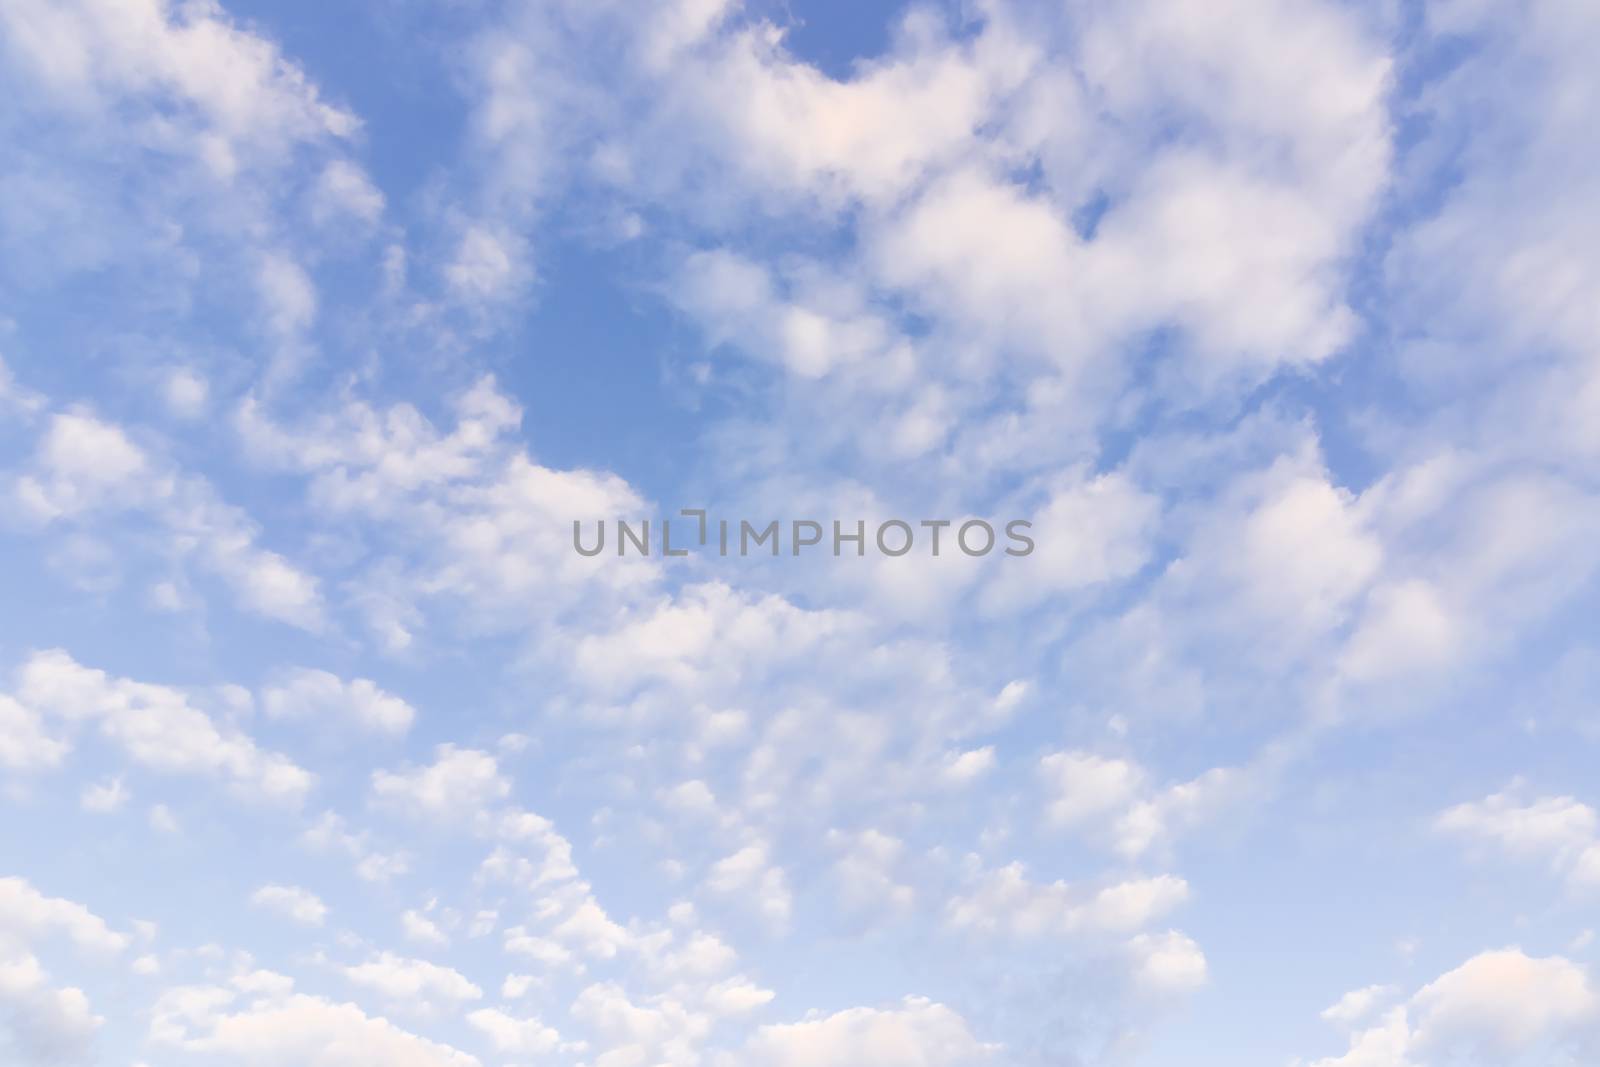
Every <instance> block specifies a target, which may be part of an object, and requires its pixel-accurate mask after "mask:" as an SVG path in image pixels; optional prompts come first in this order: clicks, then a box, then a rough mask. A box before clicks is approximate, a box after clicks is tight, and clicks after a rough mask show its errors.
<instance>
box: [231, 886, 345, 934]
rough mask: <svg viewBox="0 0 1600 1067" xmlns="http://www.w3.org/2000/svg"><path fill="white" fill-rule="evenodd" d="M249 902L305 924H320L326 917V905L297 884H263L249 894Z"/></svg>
mask: <svg viewBox="0 0 1600 1067" xmlns="http://www.w3.org/2000/svg"><path fill="white" fill-rule="evenodd" d="M250 903H252V904H254V905H255V906H256V907H258V908H263V909H265V910H267V911H273V912H277V913H278V914H279V915H282V916H283V917H284V918H286V919H292V920H293V921H295V922H297V923H301V924H303V925H305V926H321V925H322V923H323V921H324V920H325V919H327V917H328V906H327V905H326V904H324V903H323V902H322V901H321V900H320V899H319V898H318V897H317V895H316V894H315V893H312V892H311V891H310V890H306V889H301V888H300V887H299V886H292V885H264V886H262V887H261V888H260V889H257V890H256V891H255V892H254V893H252V894H250Z"/></svg>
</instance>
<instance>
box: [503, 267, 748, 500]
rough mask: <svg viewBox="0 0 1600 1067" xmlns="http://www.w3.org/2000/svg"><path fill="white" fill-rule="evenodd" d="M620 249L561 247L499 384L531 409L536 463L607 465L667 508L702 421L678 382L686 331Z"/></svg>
mask: <svg viewBox="0 0 1600 1067" xmlns="http://www.w3.org/2000/svg"><path fill="white" fill-rule="evenodd" d="M630 260H631V257H630V256H629V255H628V254H627V252H626V251H625V250H617V251H607V250H598V249H591V248H586V247H584V246H582V245H580V244H577V243H573V242H568V243H566V244H564V245H562V246H560V247H559V249H558V250H557V255H556V256H555V258H554V260H553V261H552V262H550V263H548V264H547V265H546V266H545V268H544V272H543V277H542V279H541V281H540V283H539V285H538V287H537V290H536V292H535V295H534V299H533V302H532V304H531V305H530V306H529V308H528V310H527V312H526V316H525V318H524V320H523V322H522V323H521V325H520V326H519V328H518V330H517V333H516V337H515V339H514V340H513V341H512V342H511V346H510V347H511V352H512V357H511V359H510V360H509V361H508V362H507V363H506V364H505V365H504V366H503V368H502V370H501V372H500V380H501V383H502V385H503V386H504V387H505V388H507V389H509V390H510V391H511V392H512V393H514V394H515V395H516V397H517V399H518V401H520V402H521V404H522V405H523V408H524V410H525V411H526V417H525V419H524V423H523V431H524V433H525V434H526V436H527V438H528V440H529V442H530V448H531V450H532V452H533V455H534V458H535V459H536V460H537V461H538V462H540V463H543V464H545V465H548V466H552V467H558V468H573V467H589V468H596V467H597V468H603V469H608V470H611V471H614V472H615V473H617V474H618V475H620V476H622V477H624V478H626V479H627V480H628V481H629V482H630V483H631V484H633V485H634V486H635V487H636V488H637V489H639V490H641V491H642V492H643V493H644V494H645V495H646V496H648V497H651V498H654V499H655V500H657V501H660V502H662V503H663V505H665V506H674V502H675V500H676V494H677V492H678V491H679V490H680V489H681V487H682V486H683V484H684V479H685V477H686V475H687V473H688V471H689V469H690V468H691V467H692V466H693V464H694V462H695V460H696V458H697V450H698V444H699V440H700V432H701V426H702V423H703V420H707V419H709V418H711V417H712V416H713V415H714V414H715V412H708V411H707V410H706V407H707V406H717V405H716V400H715V398H714V397H706V398H704V403H703V404H702V405H701V406H700V408H699V410H696V409H695V407H693V406H691V403H690V400H689V398H688V397H687V396H686V395H685V394H684V392H683V391H682V389H681V388H680V387H679V386H677V385H676V384H675V382H674V358H673V357H674V356H675V354H676V353H677V351H678V350H679V347H680V346H679V342H678V341H677V340H676V339H677V338H679V337H681V336H682V333H681V330H680V329H679V327H678V326H677V324H676V323H675V322H674V320H673V319H672V317H671V315H670V313H669V311H668V310H667V309H666V308H664V307H663V306H662V305H661V303H660V302H659V300H658V299H657V298H656V297H655V296H654V295H652V294H651V293H649V292H647V291H645V290H644V288H643V287H642V286H641V287H638V288H634V287H631V286H629V285H628V283H626V282H623V283H621V284H619V283H618V281H617V279H618V278H619V277H620V278H628V277H630V276H635V275H637V274H638V273H639V269H638V268H637V266H636V265H634V264H633V263H631V262H630Z"/></svg>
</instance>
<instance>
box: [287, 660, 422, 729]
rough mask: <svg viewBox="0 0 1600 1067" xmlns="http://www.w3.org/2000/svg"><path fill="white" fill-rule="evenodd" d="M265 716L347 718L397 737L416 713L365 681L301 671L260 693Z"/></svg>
mask: <svg viewBox="0 0 1600 1067" xmlns="http://www.w3.org/2000/svg"><path fill="white" fill-rule="evenodd" d="M261 706H262V709H263V710H264V711H265V712H266V713H267V715H269V716H271V717H273V718H281V719H306V718H316V719H334V720H337V719H348V720H350V721H352V722H353V723H354V724H355V725H356V726H358V727H360V728H361V729H364V730H369V731H371V732H373V733H380V734H390V735H400V734H404V733H405V732H406V731H407V730H409V729H410V728H411V724H412V722H413V721H415V719H416V716H417V711H416V709H415V708H413V707H412V706H411V705H410V704H407V703H406V702H405V701H404V700H402V699H400V698H399V697H397V696H395V695H394V694H392V693H386V692H384V691H383V690H382V689H379V688H378V685H377V683H376V682H373V681H372V680H371V679H368V678H355V679H352V680H351V681H348V682H346V681H344V680H342V679H340V678H339V677H338V676H337V675H334V674H330V673H329V672H327V671H320V670H312V669H309V668H300V669H298V670H295V671H292V672H290V673H289V675H288V676H287V677H286V678H285V680H284V681H283V682H281V683H280V684H278V685H273V686H269V687H267V688H266V689H264V690H263V691H262V693H261Z"/></svg>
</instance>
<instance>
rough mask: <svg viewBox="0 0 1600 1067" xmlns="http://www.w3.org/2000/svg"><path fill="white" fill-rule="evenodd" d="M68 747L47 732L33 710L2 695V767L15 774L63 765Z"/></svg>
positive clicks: (0, 730) (0, 761)
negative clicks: (15, 772) (16, 772)
mask: <svg viewBox="0 0 1600 1067" xmlns="http://www.w3.org/2000/svg"><path fill="white" fill-rule="evenodd" d="M67 751H68V748H67V745H66V743H65V742H63V741H60V740H57V739H56V738H53V737H51V736H50V735H49V734H47V733H46V732H45V727H44V723H43V721H41V720H40V718H39V715H38V714H37V713H36V712H35V711H33V709H31V708H28V707H25V706H23V705H22V704H19V703H18V702H17V701H16V700H14V699H12V698H11V697H8V696H6V695H5V694H4V693H0V767H6V768H7V769H9V770H13V771H29V770H45V769H48V768H50V767H57V766H60V764H61V761H62V759H64V758H65V757H66V754H67Z"/></svg>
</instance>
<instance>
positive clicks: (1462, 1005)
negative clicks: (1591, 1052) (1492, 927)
mask: <svg viewBox="0 0 1600 1067" xmlns="http://www.w3.org/2000/svg"><path fill="white" fill-rule="evenodd" d="M1597 1026H1600V996H1597V994H1596V992H1595V989H1594V987H1593V985H1592V983H1591V982H1590V980H1589V976H1588V973H1587V971H1585V969H1584V968H1583V967H1581V966H1580V965H1578V964H1576V963H1573V962H1572V961H1570V960H1567V959H1563V958H1562V957H1559V956H1551V957H1547V958H1542V959H1540V958H1535V957H1530V956H1527V955H1525V954H1524V953H1522V952H1521V951H1519V950H1517V949H1502V950H1499V951H1494V952H1485V953H1482V954H1481V955H1478V956H1474V957H1473V958H1472V959H1470V960H1468V961H1467V962H1466V963H1464V964H1462V965H1461V966H1460V967H1457V968H1456V969H1455V970H1453V971H1450V972H1449V973H1448V974H1445V975H1442V976H1441V977H1439V978H1438V979H1436V980H1434V981H1433V982H1430V983H1429V984H1428V985H1426V986H1424V987H1423V988H1422V989H1420V990H1418V991H1417V993H1416V994H1415V995H1414V996H1413V997H1412V998H1411V999H1410V1000H1409V1001H1408V1002H1407V1003H1406V1005H1405V1006H1403V1007H1400V1008H1396V1009H1394V1010H1393V1011H1391V1012H1390V1013H1389V1014H1388V1015H1386V1016H1385V1017H1384V1019H1383V1020H1382V1021H1381V1022H1379V1023H1378V1024H1377V1025H1375V1026H1372V1027H1370V1028H1367V1029H1363V1030H1360V1031H1358V1032H1356V1033H1355V1034H1354V1035H1353V1036H1352V1038H1351V1045H1350V1050H1349V1051H1348V1052H1347V1053H1346V1054H1345V1055H1343V1056H1339V1057H1336V1058H1332V1059H1324V1060H1318V1061H1316V1062H1315V1063H1314V1064H1313V1065H1312V1067H1434V1065H1435V1064H1444V1063H1451V1064H1455V1063H1461V1064H1473V1065H1477V1064H1483V1065H1485V1067H1487V1065H1489V1064H1503V1063H1512V1062H1527V1061H1524V1060H1522V1059H1521V1057H1523V1056H1527V1055H1529V1054H1534V1053H1541V1054H1543V1055H1544V1056H1554V1055H1559V1054H1560V1053H1559V1052H1557V1050H1558V1049H1572V1048H1585V1049H1592V1048H1593V1047H1594V1042H1595V1037H1596V1033H1597V1030H1596V1027H1597ZM1541 1062H1553V1061H1551V1060H1548V1059H1545V1060H1542V1061H1541Z"/></svg>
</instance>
